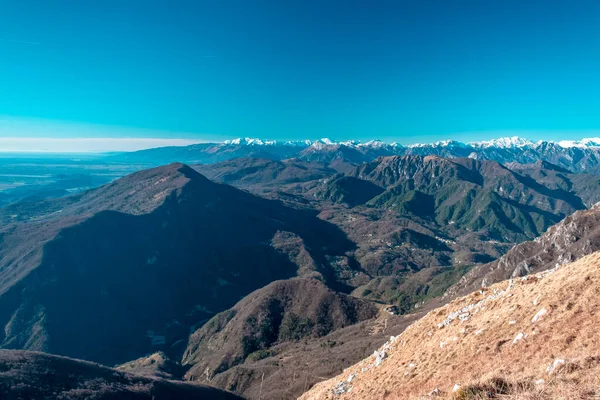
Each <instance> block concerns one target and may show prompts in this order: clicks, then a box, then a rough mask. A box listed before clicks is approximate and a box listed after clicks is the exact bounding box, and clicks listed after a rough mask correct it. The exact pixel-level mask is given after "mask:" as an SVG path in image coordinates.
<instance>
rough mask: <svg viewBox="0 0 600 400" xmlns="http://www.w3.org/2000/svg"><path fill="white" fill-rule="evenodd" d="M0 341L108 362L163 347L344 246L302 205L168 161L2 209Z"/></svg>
mask: <svg viewBox="0 0 600 400" xmlns="http://www.w3.org/2000/svg"><path fill="white" fill-rule="evenodd" d="M0 219H1V220H2V221H3V225H2V227H1V228H0V234H1V237H2V241H1V242H0V256H1V260H0V305H1V307H0V326H2V327H3V329H2V331H1V334H0V345H1V346H2V347H3V348H11V349H28V350H39V351H46V352H52V353H55V354H60V355H66V356H71V357H77V358H81V359H87V360H91V361H97V362H102V363H106V364H108V365H114V364H117V363H122V362H125V361H129V360H133V359H136V358H138V357H140V356H142V355H145V354H148V353H152V352H156V351H160V350H162V351H165V352H167V353H168V354H170V355H171V356H176V357H179V355H180V353H181V352H183V349H184V346H185V341H186V340H187V336H188V334H189V332H190V329H191V328H192V327H194V326H196V325H198V324H201V323H203V322H204V321H206V320H208V319H209V318H211V317H212V316H213V315H214V314H216V313H218V312H220V311H223V310H225V309H227V308H229V307H231V306H233V305H234V304H235V303H236V302H237V301H238V300H239V299H240V298H241V297H243V296H245V295H246V294H248V293H250V292H252V291H253V290H256V289H258V288H260V287H262V286H265V285H267V284H268V283H270V282H272V281H274V280H278V279H285V278H289V277H293V276H298V275H306V276H317V277H320V278H321V279H323V280H324V281H326V282H327V283H328V284H329V285H330V286H332V287H338V286H340V284H338V283H337V280H336V277H335V275H334V274H333V271H331V269H330V267H329V264H328V261H327V258H328V257H335V256H341V255H343V254H344V253H345V252H346V251H349V250H351V249H352V248H353V244H352V242H350V241H349V240H348V239H347V238H346V237H345V235H344V234H343V233H342V232H341V231H340V230H339V229H338V228H336V227H335V226H333V225H331V224H329V223H327V222H324V221H322V220H320V219H318V218H317V216H316V213H315V212H314V211H310V210H308V211H303V210H298V209H292V208H289V207H286V206H284V205H283V204H282V203H280V202H277V201H270V200H266V199H263V198H260V197H256V196H253V195H251V194H249V193H247V192H244V191H241V190H238V189H235V188H233V187H230V186H227V185H221V184H216V183H213V182H211V181H209V180H208V179H206V178H205V177H203V176H202V175H200V174H199V173H197V172H196V171H194V170H193V169H191V168H190V167H187V166H185V165H182V164H172V165H169V166H165V167H160V168H156V169H151V170H146V171H142V172H139V173H135V174H132V175H129V176H127V177H125V178H123V179H120V180H118V181H115V182H114V183H112V184H109V185H107V186H103V187H101V188H98V189H95V190H92V191H89V192H85V193H83V194H81V195H76V196H71V197H66V198H62V199H57V200H48V201H43V202H33V203H22V204H19V205H16V206H12V207H9V208H5V209H3V210H2V212H1V215H0Z"/></svg>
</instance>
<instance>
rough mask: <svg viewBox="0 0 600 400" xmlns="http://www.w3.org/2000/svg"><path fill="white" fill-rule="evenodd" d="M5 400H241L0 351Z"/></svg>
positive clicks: (45, 357)
mask: <svg viewBox="0 0 600 400" xmlns="http://www.w3.org/2000/svg"><path fill="white" fill-rule="evenodd" d="M0 393H2V398H3V399H64V400H67V399H68V400H78V399H81V400H83V399H98V400H103V399H106V400H108V399H113V400H119V399H123V400H125V399H127V400H169V399H190V400H192V399H215V400H235V399H241V398H240V397H238V396H235V395H233V394H231V393H228V392H225V391H222V390H219V389H215V388H212V387H210V386H204V385H193V384H189V383H182V382H173V381H167V380H164V379H156V378H154V379H150V378H145V377H141V376H135V375H131V374H127V373H123V372H118V371H115V370H114V369H110V368H107V367H103V366H101V365H98V364H94V363H90V362H86V361H80V360H74V359H71V358H66V357H59V356H54V355H50V354H44V353H38V352H31V351H19V350H0Z"/></svg>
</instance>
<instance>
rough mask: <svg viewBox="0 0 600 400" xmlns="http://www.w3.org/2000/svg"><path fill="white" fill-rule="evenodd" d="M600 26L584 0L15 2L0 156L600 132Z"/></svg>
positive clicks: (2, 35) (1, 5)
mask: <svg viewBox="0 0 600 400" xmlns="http://www.w3.org/2000/svg"><path fill="white" fill-rule="evenodd" d="M599 26H600V2H598V1H578V0H570V1H558V0H553V1H548V0H544V1H541V0H539V1H537V0H534V1H526V0H520V1H513V0H477V1H475V0H470V1H466V0H452V1H448V0H438V1H431V0H395V1H383V0H368V1H367V0H365V1H352V0H344V1H338V0H319V1H315V0H285V1H280V0H235V1H234V0H216V1H204V0H190V1H183V0H169V1H162V0H119V1H115V0H87V1H81V0H46V1H43V2H40V1H37V0H36V1H30V0H2V1H1V2H0V149H1V148H2V144H3V143H4V144H6V143H7V142H6V141H7V139H6V138H8V137H12V138H13V139H12V140H13V142H15V143H16V142H18V141H17V138H21V139H23V138H27V139H23V140H21V142H18V143H17V144H16V145H15V144H14V143H13V145H14V146H17V147H19V146H21V147H23V146H25V148H28V147H27V146H28V144H27V143H31V140H30V139H31V138H45V139H44V140H46V141H51V140H59V141H60V143H61V144H60V145H61V146H62V144H63V143H64V145H65V146H71V145H72V143H75V142H76V141H74V140H73V139H77V140H78V141H79V142H77V143H79V144H78V146H83V148H85V147H86V146H88V144H85V143H89V146H92V144H91V143H93V142H95V143H96V144H95V145H94V146H95V147H94V149H98V148H99V147H98V146H99V145H98V142H99V141H100V143H102V140H104V142H103V143H105V146H104V147H110V149H112V150H114V149H118V148H121V147H127V149H130V148H132V146H133V147H136V148H138V147H152V145H155V144H156V143H160V144H183V143H188V142H197V141H220V140H224V139H229V138H235V137H260V138H266V139H277V140H295V139H318V138H321V137H329V138H331V139H333V140H349V139H354V140H363V141H365V140H370V139H381V140H385V141H397V142H400V143H403V144H408V143H413V142H429V141H435V140H443V139H457V140H463V141H470V140H480V139H482V140H483V139H490V138H494V137H498V136H500V135H502V136H506V135H513V134H514V133H517V134H519V135H521V136H524V137H527V138H529V139H533V140H537V139H552V140H559V139H573V138H579V137H584V136H586V135H588V136H589V134H588V133H589V132H594V133H593V135H594V136H598V132H597V131H599V130H600V112H598V110H600V96H599V95H598V93H600V74H599V73H598V71H600V29H599V28H598V27H599ZM82 139H93V140H88V141H87V142H86V141H85V140H84V142H85V143H84V144H83V145H82V144H81V143H82ZM142 139H143V140H142ZM158 139H160V140H159V141H158V142H157V140H158ZM144 140H146V141H147V142H144ZM28 141H29V142H28ZM54 143H56V142H54ZM100 147H102V146H100Z"/></svg>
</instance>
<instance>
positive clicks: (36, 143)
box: [0, 137, 202, 153]
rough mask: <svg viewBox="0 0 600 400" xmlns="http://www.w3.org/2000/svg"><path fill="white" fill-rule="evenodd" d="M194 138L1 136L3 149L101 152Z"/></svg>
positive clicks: (183, 142)
mask: <svg viewBox="0 0 600 400" xmlns="http://www.w3.org/2000/svg"><path fill="white" fill-rule="evenodd" d="M201 142H202V141H201V140H193V139H161V138H48V137H0V152H5V153H12V152H27V153H98V152H110V151H135V150H142V149H149V148H153V147H163V146H186V145H190V144H194V143H201Z"/></svg>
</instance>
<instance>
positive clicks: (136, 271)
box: [0, 141, 600, 399]
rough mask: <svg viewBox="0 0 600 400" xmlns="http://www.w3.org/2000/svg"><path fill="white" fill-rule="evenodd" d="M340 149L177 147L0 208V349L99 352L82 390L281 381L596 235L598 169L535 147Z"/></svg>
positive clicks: (330, 367)
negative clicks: (373, 154)
mask: <svg viewBox="0 0 600 400" xmlns="http://www.w3.org/2000/svg"><path fill="white" fill-rule="evenodd" d="M511 143H512V142H511ZM313 144H314V143H313ZM313 144H311V145H310V146H308V147H307V144H306V143H304V144H295V145H296V146H297V147H299V148H301V147H302V146H304V150H306V149H308V148H310V147H312V146H313ZM226 145H227V146H238V147H239V146H244V147H256V148H268V147H269V146H275V144H269V143H253V144H250V143H248V142H245V143H243V144H242V142H241V141H240V142H239V143H237V144H236V143H227V144H226ZM324 145H325V146H344V148H342V149H341V150H340V151H343V152H346V150H347V149H353V150H352V151H357V152H361V151H362V153H361V154H366V153H365V152H366V150H360V149H361V148H366V146H360V145H359V144H356V143H352V144H333V143H325V144H324ZM286 146H289V147H290V148H291V147H292V144H288V145H286ZM369 146H370V147H372V148H373V149H374V148H377V146H376V145H375V144H370V145H369ZM445 146H446V147H448V148H452V147H453V146H454V144H452V143H446V144H445ZM480 146H481V148H482V149H483V148H492V147H493V148H497V146H498V145H496V144H493V145H490V146H488V147H485V146H486V145H484V144H481V145H480ZM507 146H508V145H507ZM515 146H516V144H515ZM563 146H566V145H565V144H563ZM577 146H580V145H579V144H578V145H577ZM577 146H573V147H570V148H574V149H580V147H577ZM589 147H590V148H594V146H589ZM417 148H421V147H417V146H416V147H415V149H417ZM564 148H568V147H564ZM304 150H302V151H304ZM178 151H183V148H180V149H178ZM134 154H135V153H134ZM343 154H344V157H345V156H346V155H347V154H350V153H343ZM337 161H339V162H336V160H331V161H326V162H323V161H319V160H312V159H300V158H286V159H269V158H259V157H242V158H234V159H226V160H223V161H220V162H216V163H212V164H197V165H192V166H188V165H185V164H182V163H172V164H169V165H165V166H160V167H156V168H150V169H146V170H142V171H140V172H136V173H133V174H131V175H128V176H125V177H124V178H121V179H118V180H116V181H114V182H112V183H110V184H107V185H104V186H101V187H99V188H96V189H92V190H88V191H84V192H81V193H77V194H74V195H70V196H67V197H61V198H55V199H43V200H30V201H22V202H17V203H14V204H10V205H8V206H5V207H4V208H1V209H0V221H1V222H2V224H1V226H0V327H2V329H1V330H0V347H1V348H3V349H10V351H11V352H7V353H4V355H5V356H6V357H7V358H8V359H11V358H14V357H21V358H20V359H22V360H24V363H25V365H30V366H29V367H23V368H28V369H30V370H32V371H38V370H39V369H38V368H42V367H38V366H44V365H51V368H50V369H51V370H52V371H57V372H53V373H54V374H56V375H57V376H58V377H57V378H56V379H59V377H60V376H62V375H61V374H62V372H61V371H62V369H61V368H62V367H61V366H60V365H62V364H60V363H59V361H60V360H62V359H60V360H58V359H56V358H52V357H55V356H49V355H46V354H41V353H28V351H43V352H45V353H52V354H56V355H60V356H66V357H70V358H69V359H68V360H70V361H65V362H67V363H70V364H71V365H72V368H78V367H77V365H79V363H83V361H79V360H86V361H92V362H98V363H102V364H104V365H106V366H108V367H110V368H111V369H106V370H94V371H92V372H93V373H91V374H88V375H86V377H85V378H82V382H83V383H82V386H81V388H82V390H84V389H85V390H88V389H89V383H87V382H88V380H92V381H93V380H94V379H96V378H95V377H94V376H95V375H94V374H99V375H101V376H103V375H102V374H105V373H109V374H116V375H114V377H116V378H118V379H117V381H118V382H122V381H123V380H125V381H127V380H129V381H127V382H129V383H127V382H126V383H123V384H122V388H124V389H123V390H129V389H127V388H128V387H129V386H128V385H133V386H135V385H136V384H137V383H135V382H134V381H133V380H134V378H132V376H134V377H138V378H135V379H141V378H139V377H144V379H148V378H156V379H159V380H160V382H163V381H165V382H166V381H177V382H179V381H187V382H193V383H194V384H203V385H212V386H216V387H218V388H220V389H224V390H228V391H231V392H234V393H236V394H237V395H241V396H244V397H246V398H250V399H292V398H296V397H298V396H300V395H301V394H302V393H304V392H306V391H307V390H308V389H310V387H311V386H313V385H315V384H317V383H318V382H320V381H323V380H326V379H329V378H331V377H333V376H336V375H337V374H340V373H342V372H343V371H344V369H345V368H349V367H351V366H352V365H354V364H355V363H358V362H360V360H362V359H364V358H366V357H367V356H368V355H369V354H371V353H372V352H373V350H375V349H377V348H379V347H380V346H381V345H383V344H384V343H385V341H386V340H387V339H388V338H389V337H390V335H393V336H394V335H399V334H401V333H402V332H404V331H405V329H406V328H407V326H409V325H410V324H413V323H414V322H415V321H417V320H419V319H420V318H422V317H424V316H425V315H427V313H429V317H431V311H432V310H434V309H436V307H439V306H443V305H444V304H446V303H448V302H450V301H452V300H453V299H456V298H457V297H460V296H463V295H467V294H469V293H471V292H474V293H477V292H478V291H480V290H481V291H483V292H486V291H488V290H492V291H493V290H494V289H493V288H494V284H496V283H498V282H501V281H503V280H505V279H516V278H519V279H520V278H521V277H522V276H524V275H526V274H529V273H534V274H538V273H542V272H544V271H546V270H553V269H554V268H555V267H556V265H557V264H558V265H562V264H565V263H567V262H572V261H576V260H577V259H579V258H581V257H583V256H585V255H588V254H590V253H592V252H594V251H596V250H599V249H600V247H599V246H600V245H598V243H600V241H599V239H598V236H599V234H598V232H600V231H597V229H596V228H595V226H596V225H597V224H596V222H597V221H598V219H599V218H600V208H599V207H598V206H594V204H596V203H598V202H599V201H600V181H599V179H600V178H599V177H598V176H597V175H595V174H593V173H588V172H581V171H579V172H577V171H575V170H574V169H568V168H565V167H564V166H561V165H557V164H553V163H551V162H549V161H545V160H539V159H538V160H536V161H535V162H534V163H528V164H523V163H518V162H508V163H506V164H502V163H499V162H497V161H494V160H488V159H476V158H475V157H442V156H440V155H431V154H429V155H420V154H408V155H406V154H405V155H386V156H379V157H377V158H375V159H371V160H369V161H364V162H360V163H355V162H349V161H348V160H346V159H344V160H337ZM488 287H492V289H488ZM457 301H459V302H460V301H463V300H457ZM436 312H437V311H436ZM436 312H434V313H436ZM444 312H445V311H444ZM492 339H493V338H492ZM492 339H490V340H492ZM490 343H491V342H490ZM6 351H9V350H6ZM48 357H50V358H48ZM1 359H2V354H0V363H1ZM57 360H58V361H57ZM60 362H62V361H60ZM54 363H57V364H56V367H54V366H52V365H54ZM81 365H82V367H81V368H84V366H83V364H81ZM85 365H87V364H85ZM94 365H95V364H94ZM432 365H434V364H432ZM69 368H71V367H69ZM85 368H87V367H85ZM102 368H104V367H102ZM107 370H108V372H106V371H107ZM115 371H118V372H115ZM122 374H124V375H122ZM20 376H25V375H22V374H21V375H20ZM7 379H8V382H10V377H8V378H7ZM15 379H16V378H15ZM19 379H21V378H19ZM23 379H27V378H23ZM32 379H34V380H35V379H38V377H32ZM97 379H100V380H101V378H97ZM102 379H103V378H102ZM119 379H121V380H119ZM345 379H347V377H346V378H345ZM19 382H21V381H19ZM118 382H117V383H115V382H112V381H110V382H108V381H107V382H106V386H107V387H113V386H114V385H117V386H118V385H120V384H119V383H118ZM140 382H141V383H139V384H140V385H144V384H145V383H143V382H147V381H146V380H143V379H142V380H141V381H140ZM157 384H158V383H157ZM166 385H167V386H169V385H170V384H166ZM119 387H121V386H119ZM320 387H322V386H320ZM44 390H45V389H44ZM61 390H63V389H61ZM64 390H70V389H69V388H67V389H64ZM90 390H93V389H90ZM119 390H120V389H119ZM153 390H154V389H152V388H151V387H148V390H147V391H146V392H145V393H153V392H152V391H153ZM328 390H329V389H328ZM444 390H446V389H445V388H444ZM82 393H83V392H82ZM108 393H110V392H108ZM116 393H121V392H118V391H117V392H116ZM123 393H127V392H126V391H125V392H123ZM219 393H224V392H219Z"/></svg>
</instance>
